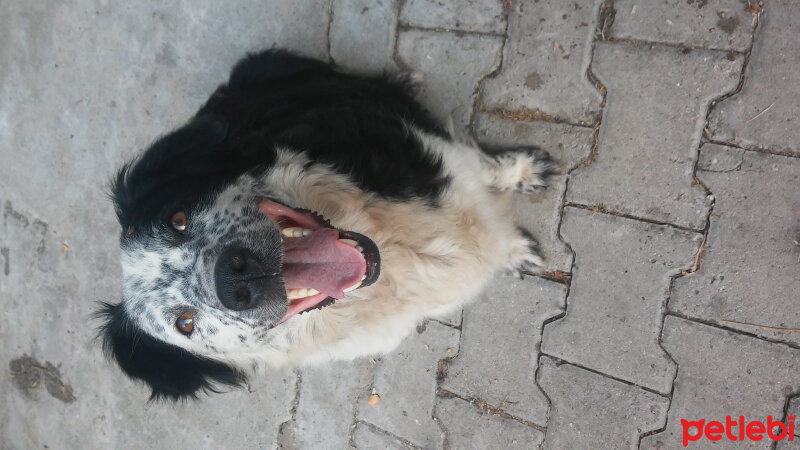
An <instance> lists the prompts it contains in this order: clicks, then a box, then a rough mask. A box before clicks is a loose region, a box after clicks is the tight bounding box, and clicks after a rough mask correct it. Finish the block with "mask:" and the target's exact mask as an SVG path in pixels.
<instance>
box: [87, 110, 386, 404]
mask: <svg viewBox="0 0 800 450" xmlns="http://www.w3.org/2000/svg"><path fill="white" fill-rule="evenodd" d="M227 135H228V130H227V126H226V125H225V124H224V123H223V122H221V121H220V120H216V119H214V118H196V119H194V120H193V121H192V122H190V123H189V124H187V125H186V126H184V127H183V128H181V129H179V130H177V131H175V132H173V133H171V134H169V135H167V136H166V137H164V138H162V139H160V140H159V141H157V142H156V143H155V144H153V145H152V146H151V147H150V148H149V149H148V150H147V151H146V152H145V153H144V154H143V155H142V156H141V157H140V158H138V159H136V160H135V161H133V162H132V163H130V164H128V165H126V166H125V167H124V168H123V169H122V170H121V171H120V172H119V174H118V175H117V177H116V179H115V180H114V182H113V183H112V197H113V200H114V204H115V207H116V212H117V215H118V217H119V221H120V224H121V226H122V233H121V237H120V242H121V248H122V259H121V262H122V278H123V300H122V302H121V303H119V304H104V306H103V308H102V309H101V311H100V312H99V316H100V317H101V318H102V319H103V320H104V324H103V327H102V332H101V335H102V337H103V340H104V344H105V349H106V351H107V352H108V353H109V354H110V355H112V356H113V357H114V358H115V359H116V361H117V362H118V363H119V365H120V366H121V368H122V369H123V370H124V371H125V373H127V374H128V375H129V376H131V377H134V378H138V379H141V380H144V381H145V382H146V383H148V384H149V385H150V387H151V388H152V391H153V397H156V398H158V397H167V398H174V399H177V398H181V397H186V396H194V395H195V394H196V393H197V392H198V391H199V390H214V389H215V387H216V386H219V385H239V384H241V383H243V382H244V381H245V377H244V374H243V373H242V372H241V369H242V366H243V364H242V361H247V360H248V359H247V358H248V355H256V354H260V353H263V352H264V351H266V350H268V347H269V343H270V340H271V339H273V338H274V337H275V335H276V334H277V333H274V331H275V330H276V329H280V327H285V326H287V324H285V322H286V321H287V320H288V319H290V318H291V317H293V316H295V315H297V314H301V313H303V312H306V311H309V310H312V309H316V308H320V307H324V306H327V305H328V304H330V303H332V302H333V301H335V299H341V298H343V297H344V295H345V292H347V291H349V290H351V289H355V288H358V287H360V286H366V285H369V284H371V283H373V282H374V281H375V280H376V279H377V277H378V271H379V255H378V250H377V247H376V246H375V244H374V243H373V242H372V241H371V240H370V239H368V238H367V237H365V236H362V235H359V234H357V233H352V232H347V231H340V230H337V229H335V228H333V227H332V226H331V225H330V224H329V223H328V222H327V221H326V220H325V219H324V218H323V217H321V216H320V215H318V214H317V213H315V212H313V211H308V210H304V209H301V208H300V206H302V205H288V204H285V203H281V202H279V201H277V199H278V198H280V196H279V195H277V194H275V195H273V193H272V192H270V187H269V186H264V183H261V182H260V181H259V180H261V179H263V176H264V174H266V173H267V172H268V171H269V170H270V169H271V167H272V165H273V164H274V162H275V157H276V156H275V153H274V151H272V150H269V149H270V148H271V145H270V143H269V142H267V140H266V139H265V138H264V137H263V136H260V135H259V134H257V133H255V134H251V135H246V137H240V138H236V139H229V138H228V137H227Z"/></svg>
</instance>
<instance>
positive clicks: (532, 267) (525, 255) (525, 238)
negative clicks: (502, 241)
mask: <svg viewBox="0 0 800 450" xmlns="http://www.w3.org/2000/svg"><path fill="white" fill-rule="evenodd" d="M543 267H544V258H543V257H542V255H541V253H540V250H539V242H538V241H537V240H536V239H535V238H534V237H533V236H532V235H531V234H530V233H529V232H528V230H525V229H523V228H520V229H519V237H518V238H517V239H516V241H515V242H514V244H513V246H512V248H511V257H510V261H509V270H510V271H511V272H512V273H514V274H516V275H518V276H520V278H521V277H522V273H524V272H529V273H536V272H539V271H540V270H541V269H542V268H543Z"/></svg>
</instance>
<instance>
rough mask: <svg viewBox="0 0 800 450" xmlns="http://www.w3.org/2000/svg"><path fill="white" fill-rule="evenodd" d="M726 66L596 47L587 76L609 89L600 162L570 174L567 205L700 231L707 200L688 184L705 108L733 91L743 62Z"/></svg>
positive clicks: (709, 59)
mask: <svg viewBox="0 0 800 450" xmlns="http://www.w3.org/2000/svg"><path fill="white" fill-rule="evenodd" d="M729 56H730V55H729ZM732 59H733V60H729V59H728V57H726V56H725V55H724V54H721V53H719V52H710V51H698V50H695V51H692V52H690V53H688V54H684V53H681V52H680V51H679V50H677V49H675V48H669V47H656V48H652V49H637V48H633V47H631V46H628V45H609V44H598V46H597V48H596V50H595V63H594V65H593V67H592V70H594V72H595V74H597V76H598V77H599V78H600V80H601V81H602V82H603V83H604V84H605V86H606V88H607V89H608V96H607V102H608V104H607V106H606V110H605V112H604V113H603V124H602V126H601V127H600V136H599V143H598V151H597V152H598V156H597V160H596V161H594V162H593V163H592V164H591V165H590V166H588V167H587V168H580V169H578V170H576V171H575V172H574V173H573V175H572V181H571V182H570V186H569V191H568V192H567V199H568V200H570V201H573V202H577V203H582V204H587V205H596V204H601V203H602V204H603V206H604V207H605V208H608V209H611V210H613V211H618V212H621V213H625V214H630V215H633V216H637V217H644V218H648V219H654V220H658V221H663V222H668V223H674V224H677V225H682V226H686V227H692V228H695V229H702V228H703V227H704V226H705V220H706V213H707V211H708V208H709V207H710V203H711V201H710V199H707V198H706V194H705V193H704V191H703V190H702V189H701V188H700V187H697V186H693V185H692V172H693V168H694V162H695V160H696V149H697V147H698V145H699V141H700V134H701V133H702V128H703V117H704V115H705V111H706V108H707V105H708V104H709V102H710V101H711V100H712V99H713V98H714V97H717V96H719V95H721V94H723V93H725V92H727V91H730V90H732V89H733V88H735V87H736V83H737V82H738V79H739V70H740V67H741V62H742V58H741V57H739V56H736V57H733V58H732ZM645 130H646V131H645Z"/></svg>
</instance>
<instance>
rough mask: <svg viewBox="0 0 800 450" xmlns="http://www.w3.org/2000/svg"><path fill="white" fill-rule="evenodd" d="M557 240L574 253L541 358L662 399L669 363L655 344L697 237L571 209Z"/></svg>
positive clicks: (669, 374) (667, 386)
mask: <svg viewBox="0 0 800 450" xmlns="http://www.w3.org/2000/svg"><path fill="white" fill-rule="evenodd" d="M561 233H562V235H563V236H564V239H566V241H567V242H568V243H569V244H570V245H571V246H572V249H573V250H574V251H575V254H576V257H575V264H574V265H573V268H572V284H571V286H570V292H569V297H568V298H567V314H566V316H565V317H564V318H563V319H560V320H557V321H555V322H553V323H551V324H548V325H546V326H545V328H544V337H543V340H542V351H543V352H544V353H546V354H549V355H553V356H556V357H559V358H562V359H565V360H567V361H569V362H573V363H577V364H580V365H582V366H585V367H588V368H591V369H595V370H599V371H601V372H603V373H606V374H609V375H612V376H614V377H617V378H620V379H623V380H627V381H630V382H633V383H636V384H638V385H640V386H644V387H647V388H650V389H653V390H656V391H658V392H662V393H668V392H669V391H670V388H671V382H672V378H673V376H674V374H675V364H674V363H673V362H672V361H671V360H670V359H669V358H668V357H667V356H666V354H665V353H664V351H663V350H662V349H661V348H660V347H659V345H658V335H659V329H660V325H661V318H662V312H663V305H664V302H665V301H666V296H667V290H668V289H669V283H670V277H671V276H672V275H675V274H678V273H680V271H681V269H683V268H686V267H689V266H690V265H691V263H692V258H693V257H694V254H695V252H696V251H697V249H698V248H699V244H700V238H701V235H700V234H698V233H689V232H684V231H680V230H677V229H675V228H672V227H668V226H664V225H654V224H650V223H645V222H639V221H635V220H631V219H625V218H621V217H616V216H612V215H608V214H599V213H592V212H591V211H586V210H580V209H575V208H568V209H567V210H565V211H564V221H563V223H562V225H561Z"/></svg>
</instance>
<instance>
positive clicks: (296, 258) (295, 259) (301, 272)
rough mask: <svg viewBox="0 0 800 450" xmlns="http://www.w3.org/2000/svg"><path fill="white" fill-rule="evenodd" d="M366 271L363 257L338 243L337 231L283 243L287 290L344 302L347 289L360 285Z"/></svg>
mask: <svg viewBox="0 0 800 450" xmlns="http://www.w3.org/2000/svg"><path fill="white" fill-rule="evenodd" d="M366 270H367V263H366V261H364V256H363V255H361V252H360V251H358V249H356V248H355V247H352V246H350V245H347V244H345V243H344V242H341V241H339V232H338V231H336V230H332V229H330V228H322V229H319V230H315V231H314V232H312V233H311V235H309V236H307V237H302V238H286V239H285V240H284V241H283V269H282V270H281V275H282V276H283V281H284V283H285V284H286V289H294V288H314V289H316V290H318V291H320V292H321V293H323V294H325V295H327V296H330V297H333V298H343V297H344V289H346V288H348V287H350V286H352V285H354V284H356V283H357V282H358V281H360V280H361V277H362V276H364V274H365V273H366Z"/></svg>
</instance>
